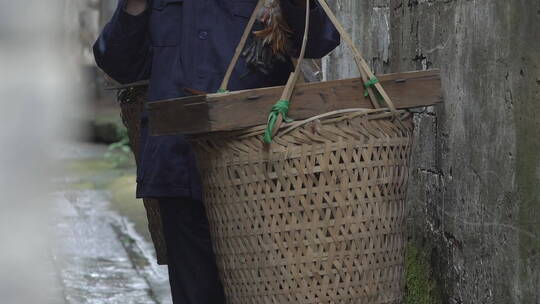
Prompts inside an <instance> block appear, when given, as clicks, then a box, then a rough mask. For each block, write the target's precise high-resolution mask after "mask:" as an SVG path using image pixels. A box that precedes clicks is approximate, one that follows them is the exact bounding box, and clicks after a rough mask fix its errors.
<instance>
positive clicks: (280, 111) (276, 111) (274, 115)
mask: <svg viewBox="0 0 540 304" xmlns="http://www.w3.org/2000/svg"><path fill="white" fill-rule="evenodd" d="M290 104H291V103H290V101H289V100H286V99H282V100H279V101H278V102H276V104H275V105H274V106H272V110H271V111H270V114H269V115H268V125H267V126H266V130H265V131H264V142H266V143H267V144H269V143H271V142H272V137H273V133H274V128H275V127H276V122H277V120H278V117H279V115H281V117H282V118H283V121H285V122H292V121H293V120H292V119H290V118H289V117H288V116H287V114H288V113H289V106H290Z"/></svg>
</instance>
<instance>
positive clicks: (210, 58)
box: [94, 0, 339, 199]
mask: <svg viewBox="0 0 540 304" xmlns="http://www.w3.org/2000/svg"><path fill="white" fill-rule="evenodd" d="M281 2H282V4H281V6H282V11H283V15H284V17H285V19H286V21H287V22H288V23H289V26H290V27H291V28H292V30H293V32H294V33H293V44H294V45H296V46H297V47H298V46H299V45H300V43H301V39H302V35H303V28H304V20H305V11H304V9H302V8H300V7H296V6H294V5H293V4H292V3H291V2H290V0H282V1H281ZM313 2H315V1H313ZM125 3H126V0H120V2H119V5H118V8H117V10H116V12H115V13H114V15H113V17H112V20H111V21H110V22H109V23H108V24H107V25H106V26H105V28H104V30H103V32H102V34H101V35H100V37H99V38H98V40H97V42H96V43H95V45H94V55H95V58H96V62H97V64H98V66H99V67H100V68H101V69H103V70H104V71H105V72H106V73H107V74H108V75H109V76H111V77H112V78H114V79H115V80H117V81H118V82H120V83H124V84H126V83H131V82H135V81H139V80H144V79H149V80H150V84H149V88H148V90H149V92H148V101H149V102H152V101H156V100H163V99H168V98H177V97H182V96H185V91H184V88H186V87H188V88H192V89H195V90H200V91H205V92H215V91H216V90H217V89H218V88H219V85H220V82H221V80H222V78H223V76H224V74H225V70H226V68H227V65H228V64H229V62H230V60H231V58H232V56H233V53H234V50H235V48H236V46H237V44H238V42H239V40H240V37H241V36H242V32H243V30H244V28H245V26H246V24H247V21H248V19H249V17H250V16H251V14H252V12H253V9H254V8H255V5H256V3H257V0H153V1H152V0H151V1H149V8H148V9H147V10H146V11H145V12H144V13H142V14H140V15H138V16H132V15H129V14H127V13H126V12H125V11H124V7H125ZM310 18H311V21H312V22H311V24H312V25H311V26H310V36H309V37H310V38H311V39H310V40H309V42H308V50H307V52H306V55H307V57H308V58H309V57H311V58H320V57H323V56H324V55H326V54H327V53H329V52H330V51H331V50H333V49H334V48H335V47H336V46H337V45H338V44H339V36H338V34H337V32H336V30H335V28H334V27H333V26H332V24H331V23H330V21H329V20H328V18H327V17H326V16H325V14H324V12H323V10H322V9H321V8H319V7H317V6H316V5H315V4H314V8H313V10H312V12H311V17H310ZM292 70H293V67H292V65H291V64H282V65H279V66H276V67H275V68H274V70H273V71H271V73H270V75H264V74H262V73H257V72H250V70H249V69H248V68H247V67H246V64H245V61H244V59H243V58H241V59H240V61H239V63H238V64H237V67H236V69H235V71H234V73H233V76H232V78H231V81H230V85H229V90H240V89H252V88H260V87H266V86H274V85H283V84H285V83H286V81H287V78H288V76H289V73H290V72H291V71H292ZM141 133H142V134H141V144H140V147H141V148H140V149H141V150H140V151H139V154H140V155H141V157H140V160H139V164H138V171H137V197H158V198H159V197H181V196H183V197H192V198H195V199H201V198H202V195H201V185H200V181H199V176H198V173H197V168H196V164H195V157H194V154H193V151H192V150H191V148H190V146H189V144H187V142H186V140H185V138H184V137H183V136H156V137H154V136H148V118H147V115H146V113H145V114H143V118H142V121H141Z"/></svg>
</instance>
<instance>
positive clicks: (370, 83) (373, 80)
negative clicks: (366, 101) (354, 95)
mask: <svg viewBox="0 0 540 304" xmlns="http://www.w3.org/2000/svg"><path fill="white" fill-rule="evenodd" d="M377 83H379V79H377V77H373V78H371V79H370V80H368V81H366V83H364V87H365V88H366V90H365V91H364V97H368V96H369V91H368V89H369V88H371V87H374V86H375V85H376V84H377Z"/></svg>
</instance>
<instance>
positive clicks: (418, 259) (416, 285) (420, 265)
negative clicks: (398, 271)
mask: <svg viewBox="0 0 540 304" xmlns="http://www.w3.org/2000/svg"><path fill="white" fill-rule="evenodd" d="M432 273H433V272H432V269H431V266H430V264H429V260H428V256H427V254H426V253H425V252H424V251H422V250H421V249H419V248H417V247H415V246H414V245H412V244H411V243H409V244H408V245H407V249H406V256H405V289H406V290H405V301H404V302H405V303H406V304H439V303H442V301H441V300H440V298H441V296H440V291H439V287H438V286H437V283H436V281H435V280H434V279H433V275H432Z"/></svg>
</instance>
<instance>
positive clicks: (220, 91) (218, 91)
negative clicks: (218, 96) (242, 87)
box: [216, 89, 229, 93]
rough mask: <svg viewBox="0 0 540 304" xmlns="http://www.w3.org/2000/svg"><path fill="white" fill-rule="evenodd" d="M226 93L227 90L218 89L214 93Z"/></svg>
mask: <svg viewBox="0 0 540 304" xmlns="http://www.w3.org/2000/svg"><path fill="white" fill-rule="evenodd" d="M228 92H229V90H227V89H219V90H217V92H216V93H228Z"/></svg>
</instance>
